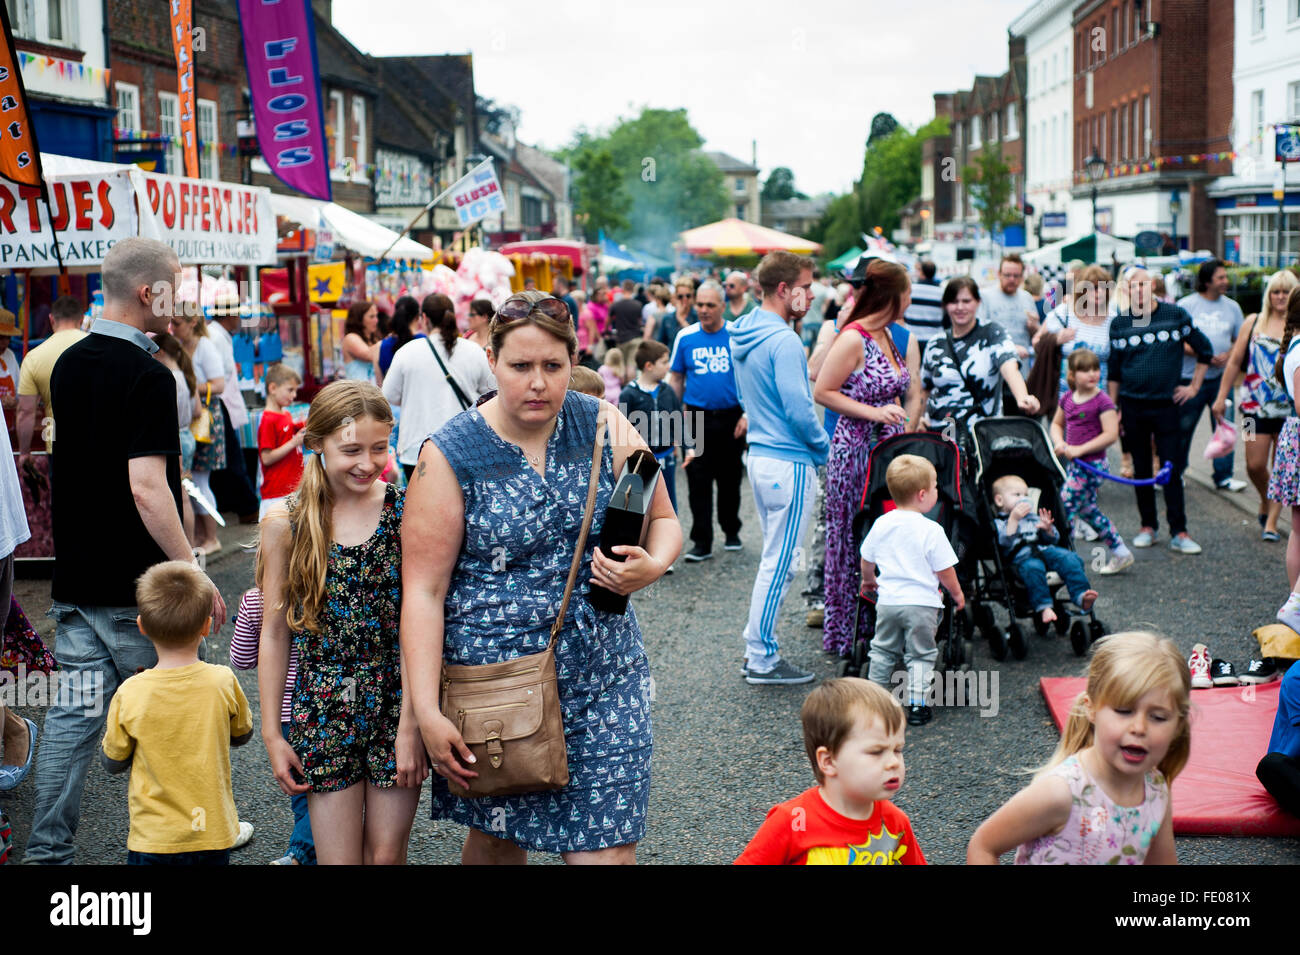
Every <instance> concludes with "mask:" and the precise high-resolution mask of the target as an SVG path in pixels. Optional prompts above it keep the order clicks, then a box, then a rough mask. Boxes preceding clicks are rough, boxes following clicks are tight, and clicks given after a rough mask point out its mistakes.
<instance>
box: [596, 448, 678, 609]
mask: <svg viewBox="0 0 1300 955" xmlns="http://www.w3.org/2000/svg"><path fill="white" fill-rule="evenodd" d="M659 470H660V469H659V462H658V461H657V460H655V456H654V455H653V454H651V453H650V452H649V451H646V450H644V449H638V450H636V451H633V452H632V453H631V454H629V455H628V458H627V462H626V463H625V464H624V465H623V473H622V474H620V475H619V478H618V483H617V484H615V485H614V493H613V494H611V495H610V498H609V506H608V507H607V508H606V509H605V523H604V526H603V527H601V530H600V551H601V553H602V554H604V555H605V556H606V557H608V558H609V559H610V560H617V561H623V560H626V559H627V557H626V556H625V555H623V554H615V553H614V548H615V547H617V546H619V545H625V546H640V547H644V546H645V539H646V533H647V532H648V531H649V529H650V507H651V504H652V502H653V501H654V497H655V491H656V489H657V488H658V486H659ZM587 599H588V601H589V602H590V604H591V605H592V606H593V607H594V608H596V609H597V610H603V611H605V612H606V613H627V595H626V594H616V593H612V592H611V591H608V590H606V589H605V588H604V587H601V586H600V585H599V584H595V583H593V584H591V585H590V586H589V587H588V589H587Z"/></svg>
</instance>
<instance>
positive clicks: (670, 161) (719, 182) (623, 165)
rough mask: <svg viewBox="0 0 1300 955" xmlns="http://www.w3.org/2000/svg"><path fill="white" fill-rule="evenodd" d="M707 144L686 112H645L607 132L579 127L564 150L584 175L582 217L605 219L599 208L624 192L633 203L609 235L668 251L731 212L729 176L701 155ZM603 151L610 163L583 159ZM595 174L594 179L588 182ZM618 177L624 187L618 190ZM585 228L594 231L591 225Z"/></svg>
mask: <svg viewBox="0 0 1300 955" xmlns="http://www.w3.org/2000/svg"><path fill="white" fill-rule="evenodd" d="M703 143H704V140H703V138H702V137H701V136H700V134H699V133H697V132H696V131H695V129H694V128H692V126H691V124H690V120H689V118H688V117H687V115H686V110H684V109H675V110H667V109H650V108H648V107H647V108H643V109H642V110H641V113H640V115H638V116H636V117H634V118H631V119H622V120H620V121H619V122H618V124H617V125H615V126H614V128H613V129H611V130H610V131H609V133H608V134H606V135H598V134H593V133H590V132H588V131H587V130H579V132H578V134H577V135H576V136H575V138H574V141H573V143H572V144H571V145H570V146H569V148H568V149H567V150H565V151H564V153H565V156H566V158H567V159H568V161H569V162H570V163H571V165H572V166H573V168H574V170H575V172H576V173H577V175H576V176H575V178H574V188H575V190H576V191H577V193H578V196H579V197H580V198H579V202H580V205H579V207H578V212H579V214H583V213H586V214H588V215H589V216H590V217H591V218H590V219H589V220H588V222H589V223H590V221H594V219H595V218H597V217H598V216H600V215H602V214H604V213H602V211H601V210H599V209H598V208H596V207H597V206H598V205H599V204H600V203H601V202H602V201H607V199H606V200H602V199H601V198H600V197H602V196H604V197H609V196H618V195H620V194H621V195H622V196H623V197H624V198H626V200H627V201H628V203H629V205H628V206H627V207H625V208H623V209H621V210H619V209H616V210H615V212H616V213H618V212H620V211H621V212H622V214H621V215H618V214H616V215H614V216H613V217H612V220H617V221H609V222H608V224H607V225H606V226H605V229H606V232H608V233H611V234H612V235H613V236H614V237H616V238H619V239H623V240H635V241H636V242H637V243H638V245H639V246H641V247H643V248H646V249H647V251H654V252H660V253H667V252H669V251H670V249H671V246H672V243H673V242H675V241H676V239H677V234H678V233H679V232H681V231H682V230H684V229H689V228H692V227H694V226H698V225H704V224H705V223H707V222H713V221H714V220H717V219H720V218H722V217H723V216H724V215H726V211H727V204H728V198H727V193H726V190H725V188H724V186H723V176H722V172H721V171H720V170H719V169H718V167H717V166H716V165H715V164H714V163H713V161H712V160H710V159H709V158H708V157H707V156H705V155H704V153H703V152H701V151H700V146H702V145H703ZM601 152H605V153H607V154H608V157H609V158H608V162H606V161H605V160H599V161H597V160H596V159H594V158H584V157H593V156H594V155H596V154H599V153H601ZM588 177H593V178H592V179H591V181H588ZM614 180H617V181H618V183H619V189H617V190H616V189H614V188H613V185H612V182H613V181H614ZM587 195H590V196H591V199H590V204H588V200H587V199H586V198H584V197H585V196H587ZM604 212H608V210H605V211H604ZM608 218H610V217H607V219H608ZM586 228H587V230H588V234H591V232H592V231H593V228H592V226H591V225H590V224H588V225H587V226H586Z"/></svg>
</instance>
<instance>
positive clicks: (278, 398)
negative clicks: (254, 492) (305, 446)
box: [257, 363, 303, 520]
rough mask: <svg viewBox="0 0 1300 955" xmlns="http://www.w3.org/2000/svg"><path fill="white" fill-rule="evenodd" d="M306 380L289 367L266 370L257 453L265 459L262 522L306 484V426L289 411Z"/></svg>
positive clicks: (263, 466)
mask: <svg viewBox="0 0 1300 955" xmlns="http://www.w3.org/2000/svg"><path fill="white" fill-rule="evenodd" d="M301 384H302V379H301V378H300V377H298V373H297V372H296V371H294V370H293V369H292V368H290V367H289V366H288V365H283V364H279V363H277V364H274V365H272V366H271V367H270V368H268V369H267V370H266V410H265V411H263V412H262V423H261V424H260V425H259V426H258V428H257V450H258V451H259V452H261V456H262V489H261V490H262V506H261V508H260V509H259V510H258V515H257V516H258V519H259V520H260V519H261V518H263V517H266V512H267V511H269V510H270V509H271V505H273V504H277V503H279V502H280V501H281V500H283V499H284V498H286V497H288V496H289V495H290V494H292V493H293V492H294V491H296V490H298V482H299V481H301V480H302V427H303V426H302V422H295V421H294V420H293V418H291V417H290V416H289V413H288V412H287V411H285V409H286V408H288V407H289V405H291V404H293V401H294V399H295V398H296V397H298V387H299V386H300V385H301Z"/></svg>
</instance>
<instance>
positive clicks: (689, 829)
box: [2, 482, 1300, 864]
mask: <svg viewBox="0 0 1300 955" xmlns="http://www.w3.org/2000/svg"><path fill="white" fill-rule="evenodd" d="M683 485H684V482H683ZM682 490H683V492H684V490H685V489H684V486H683V488H682ZM1246 493H1247V494H1250V493H1251V492H1249V491H1247V492H1246ZM1187 496H1188V509H1189V513H1190V515H1191V528H1190V529H1191V532H1192V535H1193V537H1195V538H1196V539H1197V540H1198V541H1199V542H1200V543H1201V544H1202V545H1203V546H1204V547H1205V553H1204V554H1202V555H1199V556H1195V557H1184V556H1180V555H1176V554H1173V553H1171V552H1170V551H1168V550H1167V549H1166V548H1165V547H1164V546H1158V547H1156V548H1154V549H1152V550H1148V551H1139V552H1138V562H1137V564H1136V566H1135V567H1133V568H1132V569H1131V570H1130V571H1129V572H1128V573H1126V574H1125V575H1123V576H1121V577H1118V578H1109V579H1107V578H1100V579H1099V580H1094V584H1095V585H1097V588H1098V589H1099V590H1100V591H1101V598H1100V600H1099V603H1098V605H1097V607H1098V616H1099V617H1100V618H1101V619H1102V620H1103V621H1104V622H1105V623H1106V624H1107V626H1108V628H1109V629H1110V630H1118V629H1126V628H1138V627H1143V628H1153V629H1156V630H1159V631H1160V632H1163V633H1165V634H1168V635H1169V636H1171V637H1173V638H1174V639H1175V640H1176V641H1177V642H1178V644H1179V646H1180V647H1181V648H1182V649H1183V651H1184V653H1189V652H1190V650H1191V646H1192V644H1193V643H1196V642H1198V641H1203V642H1205V643H1208V644H1209V646H1210V648H1211V651H1212V654H1213V655H1214V656H1216V657H1224V658H1226V659H1229V660H1232V661H1234V662H1235V663H1236V664H1237V666H1238V667H1239V668H1244V666H1245V664H1246V662H1247V661H1248V659H1249V658H1250V656H1251V653H1252V650H1254V649H1256V646H1255V644H1254V641H1253V640H1252V639H1251V636H1250V632H1251V630H1252V629H1253V628H1254V627H1256V626H1258V625H1259V624H1261V623H1264V622H1267V621H1268V620H1270V619H1271V618H1272V616H1273V613H1274V611H1275V610H1276V608H1277V606H1278V604H1279V603H1280V601H1281V599H1282V597H1283V596H1284V595H1285V591H1286V575H1285V570H1284V565H1283V548H1284V547H1285V544H1264V543H1261V542H1260V541H1259V539H1258V538H1259V535H1258V531H1257V529H1256V527H1255V524H1254V521H1253V520H1252V519H1251V518H1250V517H1249V516H1248V515H1246V514H1243V512H1242V511H1241V510H1240V509H1239V508H1238V507H1235V506H1233V504H1232V503H1231V502H1229V501H1228V500H1227V499H1225V498H1224V497H1222V496H1220V495H1216V494H1214V493H1212V492H1210V491H1207V490H1205V489H1203V488H1202V487H1200V486H1199V485H1193V486H1190V487H1189V488H1188V491H1187ZM682 497H683V499H684V497H685V495H684V493H683V495H682ZM1101 500H1102V506H1103V508H1104V509H1105V510H1106V512H1107V513H1108V514H1110V516H1111V517H1112V518H1113V519H1114V520H1116V522H1117V524H1118V526H1119V528H1120V531H1121V533H1123V534H1124V535H1125V536H1126V537H1131V536H1132V534H1133V533H1134V532H1135V531H1136V529H1137V515H1136V508H1135V506H1134V501H1133V494H1132V492H1131V490H1129V489H1127V488H1123V487H1120V486H1118V485H1113V484H1108V485H1107V486H1106V488H1105V489H1104V491H1103V493H1102V499H1101ZM743 508H744V510H743V512H742V516H743V518H744V520H745V522H746V526H745V529H744V530H743V531H742V537H743V538H744V541H745V549H744V550H743V551H741V552H738V553H727V552H724V551H723V550H722V549H721V546H720V544H719V549H718V550H717V551H716V556H715V557H714V559H712V560H710V561H707V562H705V563H701V564H685V563H683V562H680V561H679V563H678V569H677V572H676V573H675V574H674V575H672V576H670V577H667V578H665V579H664V580H662V581H661V582H660V583H658V584H656V585H655V586H654V587H653V588H650V589H649V590H648V591H647V592H645V593H643V594H641V595H639V596H638V597H637V598H636V607H637V612H638V616H639V618H640V620H641V625H642V630H643V632H644V635H645V641H646V647H647V650H648V652H649V655H650V660H651V664H652V668H653V674H654V703H653V717H654V731H655V756H654V781H653V789H652V792H651V803H650V821H649V829H648V833H647V837H646V839H645V840H644V842H643V843H642V844H641V846H640V849H639V853H638V857H639V859H640V861H641V862H669V863H701V862H703V863H725V862H729V861H731V860H732V859H734V858H735V857H736V855H737V854H738V853H739V852H740V851H741V849H742V848H743V847H744V846H745V844H746V842H747V841H748V839H749V838H750V836H751V835H752V834H753V833H754V831H755V830H756V829H757V827H758V825H759V824H760V823H761V821H762V819H763V817H764V814H765V813H766V811H767V810H768V808H770V807H771V806H772V805H773V804H775V803H777V802H780V801H783V800H785V799H789V798H791V797H792V796H794V795H796V794H798V793H799V792H800V791H802V790H803V789H805V788H806V787H807V786H809V785H810V784H811V782H812V776H811V772H810V770H809V766H808V762H807V759H806V757H805V756H804V752H803V744H802V737H801V733H800V727H799V717H798V713H799V707H800V705H801V703H802V701H803V699H804V696H805V695H806V693H807V690H808V688H807V687H753V686H749V685H747V684H746V683H745V682H744V681H743V680H742V679H741V678H740V676H739V674H738V670H737V664H738V662H739V660H740V657H741V655H742V641H741V637H740V632H741V629H742V627H743V626H744V619H745V614H746V612H747V607H748V600H749V591H750V587H751V585H752V582H753V577H754V572H755V569H756V566H757V561H758V554H759V545H760V541H759V536H758V527H757V521H756V519H755V517H754V511H753V506H752V500H751V498H750V495H749V489H748V487H746V488H745V489H744V498H743ZM1162 516H1163V515H1162ZM686 522H687V523H689V517H687V518H686ZM245 530H246V529H245ZM245 536H247V535H245ZM1163 543H1164V542H1163V541H1162V544H1163ZM1084 546H1086V545H1084ZM228 550H230V549H229V548H228ZM211 571H212V575H213V577H214V579H215V580H216V582H217V584H218V586H219V587H221V589H222V592H223V593H224V594H225V596H226V599H227V601H228V603H230V605H231V607H232V609H233V608H234V607H235V606H236V605H237V603H238V596H239V594H240V593H241V592H242V591H243V590H244V589H246V588H247V587H248V586H250V585H251V578H252V559H251V556H249V555H248V554H246V553H238V552H235V553H227V554H223V555H222V559H220V560H218V561H216V562H215V563H213V565H212V566H211ZM801 584H802V581H801V580H800V581H797V582H796V586H795V588H793V591H792V595H791V596H790V597H789V598H788V599H787V601H786V604H785V608H784V610H783V612H782V615H781V619H780V626H779V633H780V635H781V641H782V646H783V650H784V652H785V653H786V655H787V656H789V657H790V659H792V660H793V661H794V662H795V663H797V664H799V665H801V666H804V667H807V668H811V669H812V670H814V671H815V672H816V673H817V674H818V676H819V677H821V678H826V677H830V676H832V675H833V673H834V661H833V660H832V659H831V658H830V657H828V656H827V655H826V654H824V653H823V652H822V651H821V631H816V630H809V629H807V628H806V627H805V626H804V608H803V603H802V600H801V599H800V598H799V596H798V593H797V590H798V588H799V586H801ZM29 609H30V610H31V611H32V613H33V616H38V615H39V614H40V612H41V610H42V609H43V608H41V607H40V606H38V605H37V604H35V603H30V604H29ZM230 631H231V625H230V624H229V623H228V624H227V625H226V627H225V628H224V629H223V630H222V632H221V633H220V634H219V635H218V637H217V639H216V646H215V649H216V650H217V653H216V654H214V656H212V657H209V659H214V660H215V661H217V662H225V660H226V654H227V651H228V646H229V638H230ZM976 648H977V649H976V666H977V668H982V669H985V670H990V671H991V670H992V669H996V671H997V675H998V689H999V700H998V703H999V706H998V712H997V715H996V716H988V717H982V716H980V714H979V712H978V710H976V709H974V708H963V709H957V708H949V709H944V710H941V711H939V712H938V713H937V715H936V718H935V720H934V721H933V722H932V723H931V724H929V725H928V726H925V727H921V728H917V729H911V730H909V732H908V741H907V753H906V760H907V779H906V782H905V784H904V786H903V789H902V791H901V793H900V795H899V797H898V799H897V802H898V804H899V806H900V807H901V808H903V809H904V810H905V811H906V812H907V813H908V814H909V815H910V816H911V819H912V824H913V827H914V829H915V831H916V833H917V837H918V839H919V841H920V843H921V846H922V848H923V849H924V851H925V854H926V856H927V858H928V859H929V860H930V861H931V862H935V863H949V864H951V863H960V862H962V861H963V860H964V859H965V851H966V843H967V840H968V839H969V838H970V835H971V833H972V832H973V831H974V829H975V828H976V826H978V825H979V823H980V822H981V821H983V820H984V819H985V818H987V816H988V815H989V814H990V813H992V812H993V811H994V810H995V809H997V807H998V806H999V805H1001V803H1002V802H1004V801H1005V800H1006V799H1007V798H1009V797H1010V796H1011V795H1012V794H1013V793H1015V792H1016V791H1017V790H1018V789H1019V788H1021V787H1022V786H1023V785H1024V784H1025V782H1026V780H1027V777H1026V776H1024V775H1023V774H1022V770H1024V769H1026V768H1029V767H1032V766H1035V765H1037V764H1039V763H1041V762H1042V761H1043V760H1045V759H1046V758H1047V757H1048V756H1049V755H1050V753H1051V751H1052V749H1053V747H1054V746H1055V743H1056V732H1055V730H1054V728H1053V726H1052V724H1051V721H1050V719H1049V717H1048V713H1047V708H1046V706H1045V705H1044V703H1043V700H1042V697H1041V695H1040V693H1039V690H1038V680H1039V678H1040V677H1043V676H1062V675H1073V674H1081V673H1082V667H1081V662H1080V660H1079V659H1078V658H1076V657H1075V656H1074V655H1073V654H1072V652H1071V650H1070V647H1069V645H1068V641H1066V640H1063V639H1059V638H1047V639H1040V638H1037V637H1034V636H1033V635H1032V634H1031V636H1030V650H1029V657H1028V659H1026V660H1024V661H1022V662H1015V661H1010V660H1009V661H1007V662H1005V663H1002V664H995V663H993V661H992V660H991V658H990V656H989V654H988V650H987V646H986V645H985V644H983V643H977V644H976ZM989 675H991V673H990V674H989ZM987 678H988V675H986V679H987ZM240 680H241V683H242V685H243V688H244V691H245V693H246V694H247V695H248V697H249V700H250V701H251V702H252V703H253V707H254V712H256V711H257V683H256V674H255V673H253V672H247V673H241V674H240ZM20 712H22V713H24V714H25V715H27V716H30V717H32V718H33V719H36V720H38V721H40V719H41V718H42V714H41V712H40V711H37V710H32V709H27V710H20ZM232 764H233V771H234V788H235V800H236V803H237V804H238V806H239V810H240V816H241V818H243V819H246V820H248V821H250V822H252V823H253V824H254V825H255V826H256V836H255V837H254V839H253V842H252V843H251V844H250V845H249V846H248V847H247V848H245V849H243V850H241V851H239V852H237V853H235V855H234V856H233V857H232V858H233V861H234V862H236V863H238V864H261V863H266V862H269V861H270V860H272V859H274V858H277V857H278V856H280V855H282V854H283V852H284V849H285V847H286V846H287V843H288V838H289V832H290V829H291V827H292V816H291V814H290V812H289V803H288V799H287V797H285V796H283V795H282V794H281V793H280V791H279V789H278V788H277V787H276V785H275V783H274V781H273V780H272V778H271V775H270V772H269V769H268V765H267V762H266V754H265V751H264V749H263V748H262V746H261V744H260V742H259V741H258V739H257V737H255V739H254V741H253V742H252V743H250V744H249V745H247V746H245V747H243V748H241V749H238V750H235V751H234V753H233V756H232ZM126 787H127V779H126V776H117V777H110V776H108V775H107V774H105V773H104V772H103V771H102V770H101V769H99V768H98V765H97V764H96V766H95V767H94V768H93V769H92V770H91V773H90V776H89V779H88V781H87V785H86V790H85V796H84V799H83V802H82V813H81V826H80V829H79V831H78V833H77V860H78V862H83V863H110V864H116V863H122V862H124V861H125V858H126V848H125V846H126V834H127V828H128V819H127V799H126ZM5 796H6V798H5V800H4V802H3V804H2V805H4V807H5V808H6V810H7V811H8V812H9V815H10V816H11V818H12V819H13V821H14V830H15V833H14V834H15V840H16V843H17V849H18V850H19V851H18V852H17V853H16V855H17V856H18V857H21V849H22V846H23V845H24V843H25V839H26V835H27V832H28V831H29V829H30V826H31V811H32V800H33V797H34V786H33V784H32V782H31V781H28V782H26V783H24V784H23V785H22V786H21V787H20V788H19V789H18V790H17V791H15V792H13V793H9V794H5ZM462 840H463V831H462V830H460V829H459V828H458V827H456V826H454V825H450V824H445V823H437V824H434V823H431V822H430V821H429V819H428V799H427V795H426V797H425V799H424V800H423V801H422V803H421V808H420V812H419V815H418V816H417V819H416V823H415V827H414V831H413V833H412V837H411V848H410V860H411V862H413V863H450V862H455V861H458V859H459V850H460V845H461V842H462ZM1176 841H1177V847H1178V854H1179V859H1180V861H1181V862H1184V863H1229V864H1231V863H1282V864H1287V863H1290V864H1294V863H1296V862H1297V861H1300V839H1295V838H1286V839H1282V838H1279V839H1261V838H1227V837H1201V836H1180V837H1178V839H1177V840H1176ZM1008 859H1009V857H1008ZM535 861H537V862H553V861H556V860H554V859H553V858H550V857H542V856H538V857H536V859H535Z"/></svg>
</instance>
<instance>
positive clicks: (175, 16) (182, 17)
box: [167, 0, 200, 179]
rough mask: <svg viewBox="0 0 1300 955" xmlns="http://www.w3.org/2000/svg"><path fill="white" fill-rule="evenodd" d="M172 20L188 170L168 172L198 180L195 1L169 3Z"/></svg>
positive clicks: (173, 0)
mask: <svg viewBox="0 0 1300 955" xmlns="http://www.w3.org/2000/svg"><path fill="white" fill-rule="evenodd" d="M169 3H170V6H171V18H172V52H173V53H175V54H176V108H177V109H178V110H179V111H180V117H179V119H180V130H181V156H182V157H183V160H184V166H185V168H184V169H183V170H181V169H169V170H167V171H168V172H170V173H172V174H173V175H176V176H180V175H185V176H190V177H192V178H194V179H197V178H198V177H199V175H200V173H199V128H198V117H197V115H196V114H195V107H194V30H193V23H194V17H193V13H194V11H193V0H169Z"/></svg>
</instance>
